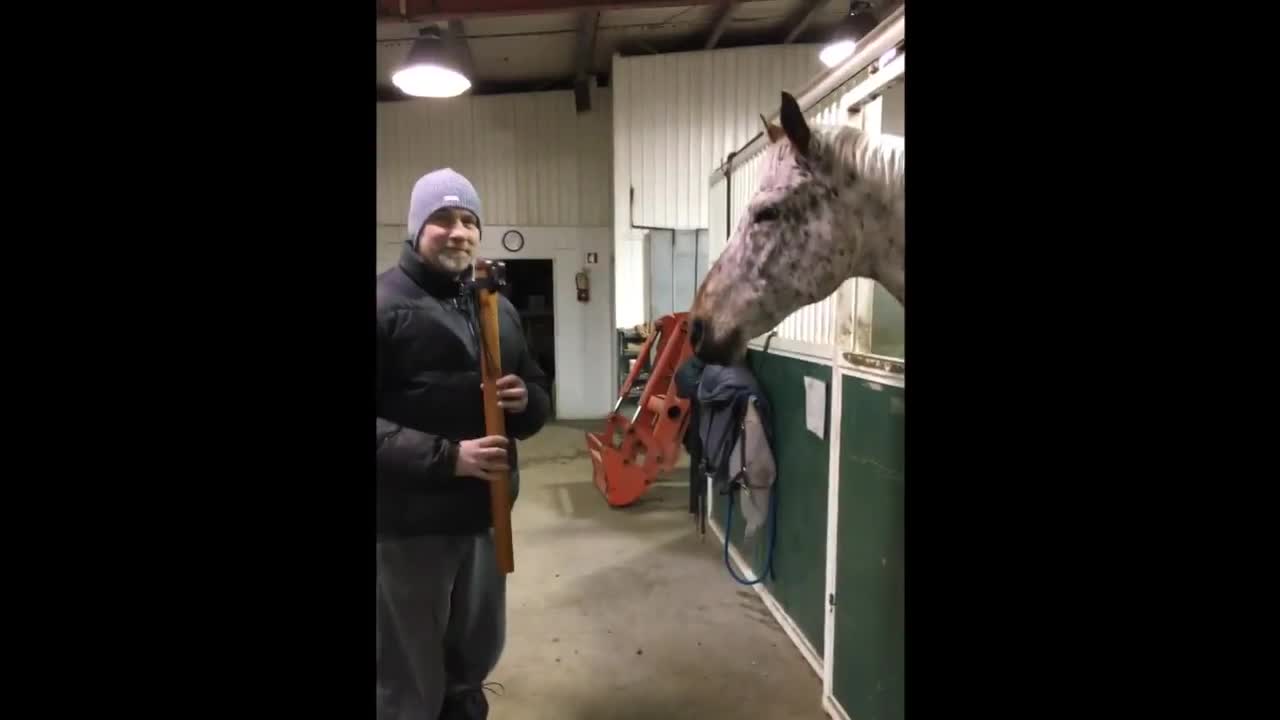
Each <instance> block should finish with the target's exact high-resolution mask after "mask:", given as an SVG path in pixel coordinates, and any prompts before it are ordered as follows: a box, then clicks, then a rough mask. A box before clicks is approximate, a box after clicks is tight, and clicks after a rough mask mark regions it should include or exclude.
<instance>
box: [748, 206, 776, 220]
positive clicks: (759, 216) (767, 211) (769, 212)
mask: <svg viewBox="0 0 1280 720" xmlns="http://www.w3.org/2000/svg"><path fill="white" fill-rule="evenodd" d="M777 219H778V208H776V207H767V208H762V209H760V210H757V211H756V216H755V217H754V218H752V221H753V222H758V223H764V222H771V221H773V220H777Z"/></svg>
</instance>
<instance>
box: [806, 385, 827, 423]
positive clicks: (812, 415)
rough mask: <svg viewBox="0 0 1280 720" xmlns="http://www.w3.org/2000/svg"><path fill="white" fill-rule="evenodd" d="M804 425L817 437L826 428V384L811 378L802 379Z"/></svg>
mask: <svg viewBox="0 0 1280 720" xmlns="http://www.w3.org/2000/svg"><path fill="white" fill-rule="evenodd" d="M804 424H805V427H807V428H809V432H811V433H813V434H814V435H817V436H818V437H823V435H822V432H823V430H825V429H826V427H827V384H826V383H824V382H822V381H821V380H816V379H814V378H811V377H807V378H805V379H804Z"/></svg>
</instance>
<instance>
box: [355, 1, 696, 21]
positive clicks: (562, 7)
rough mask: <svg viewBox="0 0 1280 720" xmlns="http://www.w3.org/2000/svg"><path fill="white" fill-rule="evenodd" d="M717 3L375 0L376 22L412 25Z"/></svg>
mask: <svg viewBox="0 0 1280 720" xmlns="http://www.w3.org/2000/svg"><path fill="white" fill-rule="evenodd" d="M717 1H718V0H648V1H647V2H646V1H645V0H378V19H379V20H391V21H402V20H411V21H414V22H429V21H435V20H454V19H462V18H470V17H480V16H484V15H539V14H544V13H556V12H578V11H586V10H596V11H601V10H625V9H628V8H655V7H687V6H689V5H711V4H712V3H715V2H717Z"/></svg>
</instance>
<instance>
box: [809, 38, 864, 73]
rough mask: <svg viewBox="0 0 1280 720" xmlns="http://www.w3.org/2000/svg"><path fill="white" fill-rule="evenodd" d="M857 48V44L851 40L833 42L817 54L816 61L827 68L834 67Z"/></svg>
mask: <svg viewBox="0 0 1280 720" xmlns="http://www.w3.org/2000/svg"><path fill="white" fill-rule="evenodd" d="M857 46H858V45H857V43H855V42H854V41H852V40H841V41H840V42H834V43H831V44H830V45H828V46H826V47H824V48H822V52H821V53H819V54H818V59H819V60H821V61H822V64H823V65H826V66H827V67H835V66H836V65H839V64H840V63H842V62H844V60H845V59H847V58H848V57H849V56H850V55H852V54H853V51H854V49H855V48H856V47H857Z"/></svg>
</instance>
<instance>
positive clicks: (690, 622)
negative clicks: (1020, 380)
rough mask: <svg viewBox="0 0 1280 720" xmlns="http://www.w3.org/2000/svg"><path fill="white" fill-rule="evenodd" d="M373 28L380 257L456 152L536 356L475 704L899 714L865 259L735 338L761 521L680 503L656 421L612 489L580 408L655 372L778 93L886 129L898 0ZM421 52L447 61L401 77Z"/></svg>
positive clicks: (451, 8) (683, 490)
mask: <svg viewBox="0 0 1280 720" xmlns="http://www.w3.org/2000/svg"><path fill="white" fill-rule="evenodd" d="M375 43H376V49H377V62H376V103H377V111H378V112H377V115H378V119H377V126H378V129H377V133H378V137H377V155H378V158H377V184H378V188H377V192H378V201H377V207H378V217H377V228H376V239H375V242H376V245H377V267H376V272H377V273H387V272H396V264H397V260H398V258H399V254H400V252H401V249H402V247H403V245H404V241H405V238H406V234H407V233H408V232H409V229H408V228H406V213H407V207H408V200H409V192H410V189H411V188H412V186H413V183H414V181H415V180H416V179H417V178H418V177H420V176H421V175H422V174H424V173H426V172H428V171H430V170H432V169H435V168H440V167H451V168H454V169H456V170H457V171H458V172H461V173H462V174H464V175H466V176H467V177H468V178H469V179H470V180H471V181H472V182H473V183H474V185H475V187H476V190H477V192H478V194H479V195H480V197H481V199H482V202H483V204H484V213H483V218H482V225H483V228H482V239H481V244H480V249H479V254H480V255H481V256H482V257H485V258H491V259H495V260H501V261H503V262H505V263H506V265H507V278H508V281H509V282H508V286H507V287H506V288H505V289H504V290H503V292H504V293H505V294H507V296H508V299H510V300H511V302H512V304H513V305H514V306H515V307H516V309H517V311H518V312H519V315H520V318H521V322H522V324H523V330H524V334H525V338H526V342H527V343H528V344H529V346H530V348H531V351H532V352H533V354H534V356H535V358H536V359H537V361H538V363H539V365H540V366H541V367H542V368H543V369H544V370H546V371H547V373H548V375H549V376H550V378H551V380H552V384H551V396H552V402H553V408H554V410H553V419H552V420H551V421H550V422H549V423H548V425H547V426H546V427H545V428H544V429H543V430H542V431H541V432H540V433H538V434H537V435H535V436H534V437H532V438H531V439H529V440H527V441H524V442H522V443H521V444H520V458H521V463H520V477H521V492H520V498H519V501H518V502H517V504H516V505H515V507H514V509H513V510H512V514H511V527H512V538H513V542H512V545H513V548H514V554H515V571H514V572H512V573H511V574H510V575H509V576H508V577H507V580H506V583H507V600H506V607H507V612H506V640H505V647H504V650H503V653H502V656H501V659H500V661H499V663H498V665H497V667H496V668H495V669H494V671H493V672H492V674H491V676H490V678H489V679H490V680H491V681H493V683H495V684H496V685H495V686H494V688H493V691H492V692H491V693H490V694H489V698H488V701H489V704H490V708H491V710H490V715H489V717H491V718H494V719H495V720H542V719H544V718H545V719H546V720H551V719H553V718H554V719H555V720H574V719H581V720H588V719H590V720H598V719H604V718H609V719H613V720H641V719H645V720H648V719H657V718H663V719H679V718H690V719H692V718H698V719H699V720H705V719H716V718H724V719H725V720H729V719H731V718H732V719H733V720H737V718H742V717H748V718H768V719H770V720H800V719H802V718H821V717H835V718H855V719H863V718H879V719H881V720H901V718H902V717H903V713H904V704H905V697H904V686H903V674H904V652H905V650H904V634H905V627H904V622H903V613H904V607H903V577H904V567H903V557H904V519H903V518H904V509H903V505H904V498H905V485H904V476H903V463H904V460H903V446H902V442H903V441H902V437H903V428H904V422H905V405H904V400H903V395H904V390H905V363H906V360H905V333H904V311H903V306H902V304H901V303H899V302H898V301H896V300H895V299H894V298H893V296H892V295H891V294H890V293H888V292H887V291H886V290H885V288H884V287H882V286H881V285H879V284H878V283H876V282H874V281H872V280H869V279H867V278H851V279H849V280H847V281H846V282H845V283H844V284H843V285H842V286H841V287H840V289H839V290H838V291H837V292H834V293H832V294H831V295H830V296H829V297H826V298H823V299H821V300H820V301H818V302H815V303H812V304H809V305H806V306H804V307H803V308H800V309H797V311H796V312H794V313H792V314H791V315H790V316H788V317H787V318H786V319H785V320H784V321H782V322H780V323H778V325H777V327H775V328H774V329H773V330H771V331H770V332H768V333H766V334H764V335H762V336H761V337H758V338H754V339H753V340H752V342H751V344H750V346H749V351H748V355H747V360H746V362H747V366H748V367H749V368H750V369H751V371H752V372H753V374H754V375H755V377H756V378H757V379H758V380H759V382H760V385H761V387H763V389H764V391H765V393H766V394H767V395H768V399H769V403H770V406H771V408H772V419H771V422H772V424H773V432H774V436H775V439H774V444H773V455H774V456H775V458H776V464H777V479H776V483H775V486H774V490H773V492H774V499H775V500H776V505H775V506H774V508H775V510H774V511H773V512H772V514H771V515H770V517H769V521H768V525H767V526H766V528H765V529H764V530H763V531H760V532H757V533H755V534H754V535H752V536H750V537H748V536H747V535H745V534H744V533H743V530H742V526H743V522H744V516H743V515H742V514H741V512H742V511H741V508H735V507H732V506H729V505H728V504H727V497H726V496H723V495H720V494H718V493H717V492H716V491H715V490H714V489H711V490H710V491H708V492H707V494H706V495H707V499H706V501H705V503H703V504H702V505H697V504H696V503H695V505H694V506H691V490H690V488H691V485H696V484H705V483H706V480H705V478H704V477H702V476H700V475H699V474H698V473H697V472H696V467H695V468H693V469H692V470H691V466H693V465H694V464H695V462H696V461H692V462H691V458H690V456H689V454H688V452H687V451H686V450H685V449H684V447H683V445H682V444H681V442H680V441H681V438H680V437H676V438H675V439H674V440H673V441H672V440H670V439H668V440H669V446H670V447H672V449H673V451H672V452H671V457H670V458H668V459H667V462H665V464H664V465H663V466H662V468H661V471H660V472H656V473H654V474H653V475H652V476H651V477H648V478H646V479H645V481H644V483H643V487H642V488H641V489H640V490H639V491H638V492H639V496H638V497H637V498H635V499H634V500H633V501H630V502H627V503H625V504H624V505H615V504H613V503H612V502H611V499H610V498H609V497H607V496H606V493H605V492H604V491H603V490H602V488H601V486H600V482H599V477H600V474H601V470H600V466H601V463H602V462H603V461H602V460H601V459H600V454H599V452H598V451H596V455H595V456H593V449H592V448H593V446H592V444H591V442H590V440H589V439H588V437H587V433H597V432H601V431H603V430H604V429H605V428H606V426H607V423H608V419H609V418H610V417H611V416H618V417H621V418H622V419H623V421H625V422H626V423H638V422H639V421H640V419H641V415H642V411H643V410H644V408H645V404H646V398H651V397H654V396H655V395H657V394H658V393H660V392H662V391H663V390H664V389H666V387H667V380H669V377H668V376H669V374H670V371H671V370H672V368H671V367H660V365H661V363H660V362H659V359H660V357H661V355H662V354H661V352H660V349H659V347H658V343H659V342H666V341H667V340H668V339H670V340H671V342H673V343H675V342H680V341H681V340H680V338H681V336H680V335H679V334H678V333H674V331H672V333H671V334H669V333H667V332H666V331H663V328H664V327H675V326H665V325H664V324H663V322H664V318H670V317H672V316H673V315H675V316H677V317H678V316H680V314H681V313H686V312H687V311H688V310H689V308H690V307H691V306H692V304H693V302H694V298H695V294H696V293H697V290H698V287H699V285H700V284H701V283H702V281H703V279H704V278H705V277H706V275H707V273H708V271H709V270H710V269H711V268H712V267H713V266H714V265H715V263H716V261H717V259H718V258H719V257H720V256H721V255H722V254H723V253H724V251H725V248H726V246H727V244H728V243H729V242H731V241H732V238H733V234H734V229H735V227H736V226H737V225H738V224H739V222H740V221H741V219H742V217H743V216H744V214H745V213H746V207H747V204H748V203H749V202H750V200H751V197H752V195H753V194H754V192H755V191H756V189H757V187H758V181H759V177H760V172H761V170H760V161H761V157H762V156H761V151H762V149H763V148H764V146H765V145H766V144H767V138H765V137H762V133H761V131H762V124H761V117H762V116H763V117H764V118H766V119H769V120H771V121H775V122H776V121H777V118H778V112H779V97H780V93H781V92H782V91H786V92H789V93H791V94H792V95H794V96H795V97H796V98H797V99H798V101H799V102H800V107H801V108H802V110H803V111H804V114H805V116H806V118H808V119H809V120H810V122H812V123H814V124H819V123H825V124H842V125H853V126H855V127H857V128H859V129H861V130H863V131H864V132H867V133H870V134H872V135H878V136H879V135H883V136H893V137H895V138H897V139H899V140H904V139H905V135H906V124H905V117H906V111H905V108H906V104H905V97H906V95H905V55H906V53H905V3H903V2H898V1H881V2H849V1H848V0H756V1H750V0H744V1H740V2H736V1H723V0H706V1H704V2H696V1H690V0H682V1H680V2H663V1H661V0H659V1H655V2H640V1H636V2H628V1H625V0H613V1H609V0H601V1H598V2H592V1H590V0H379V1H378V3H377V17H376V38H375ZM424 57H430V58H434V59H435V60H433V61H439V62H440V63H442V64H444V65H447V66H448V67H449V68H451V69H454V70H456V74H457V75H459V76H461V77H462V78H464V79H465V80H464V82H465V87H462V86H461V85H459V86H458V87H454V88H446V89H445V90H438V89H428V88H425V86H424V85H422V84H415V82H417V81H416V80H415V79H414V77H415V76H411V75H410V74H403V75H398V73H401V72H402V71H404V70H406V69H408V68H411V67H412V66H413V65H414V63H415V62H416V61H418V60H421V59H422V58H424ZM440 87H443V86H440ZM650 340H652V345H651V346H650V347H648V348H646V342H648V341H650ZM646 349H647V350H648V352H647V353H646ZM673 357H674V356H673ZM628 385H630V386H629V387H628ZM632 459H634V458H632Z"/></svg>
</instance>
